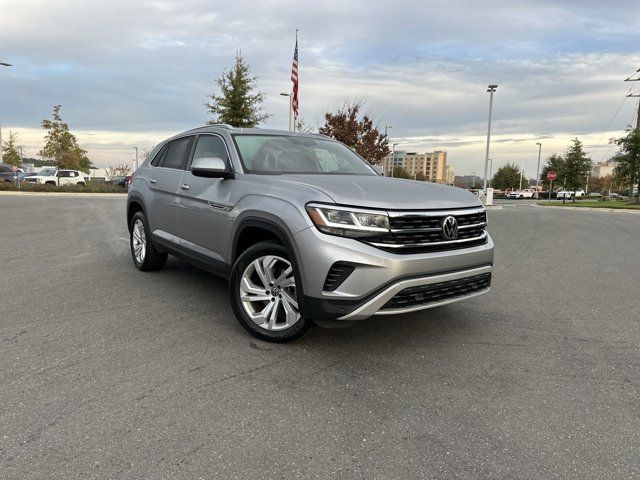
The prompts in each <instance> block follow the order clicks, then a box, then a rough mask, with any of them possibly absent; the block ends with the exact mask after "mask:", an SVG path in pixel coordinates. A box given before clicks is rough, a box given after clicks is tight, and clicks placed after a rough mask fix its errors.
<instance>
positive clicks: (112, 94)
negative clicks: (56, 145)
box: [0, 0, 640, 173]
mask: <svg viewBox="0 0 640 480" xmlns="http://www.w3.org/2000/svg"><path fill="white" fill-rule="evenodd" d="M0 11H2V15H1V16H0V45H2V50H1V51H0V57H2V58H0V60H5V61H11V63H14V64H15V67H13V68H12V69H4V70H2V71H0V114H2V118H3V125H5V129H6V130H8V129H9V128H11V129H13V130H18V131H19V134H20V135H21V138H23V142H24V143H25V144H27V147H28V148H27V152H31V153H35V152H37V150H38V149H39V148H40V145H41V141H42V132H41V131H40V130H39V129H38V125H39V123H40V121H41V119H42V118H45V117H47V116H48V115H49V114H50V111H51V107H52V106H53V105H55V104H59V103H60V104H62V105H63V107H64V108H63V115H64V118H65V120H66V121H68V123H69V124H70V125H71V128H72V129H73V130H74V131H75V132H76V133H77V134H78V137H79V139H80V141H81V142H82V143H83V145H84V146H85V148H87V149H88V150H89V152H90V154H91V156H92V158H94V159H95V161H96V163H98V164H102V165H105V164H115V163H120V162H122V161H125V160H129V159H130V158H131V155H132V153H131V152H132V150H131V147H132V146H133V145H135V144H139V145H141V144H145V145H151V144H153V143H155V142H157V141H159V140H160V139H162V138H164V137H166V136H169V135H171V134H173V133H176V132H178V131H181V130H185V129H188V128H192V127H194V126H197V125H201V124H203V123H204V122H205V121H206V119H207V116H206V112H205V110H204V107H203V103H204V102H205V101H206V95H207V94H208V93H211V91H212V90H213V88H214V79H215V78H216V77H218V76H219V75H220V73H221V71H222V69H223V68H224V67H226V66H228V65H229V64H230V63H231V62H232V59H233V55H234V54H235V52H236V51H237V50H242V52H243V54H244V55H245V56H246V57H247V59H248V61H249V62H250V64H251V65H252V66H253V71H254V73H255V74H257V75H258V76H259V78H260V82H259V83H260V89H261V90H263V91H265V92H266V93H267V94H268V99H267V102H266V104H265V109H266V111H268V112H270V113H272V114H273V117H272V118H271V119H270V121H269V126H272V127H275V128H286V125H287V104H286V99H284V98H283V97H279V95H278V93H280V92H281V91H285V90H287V89H288V88H290V82H289V73H290V66H291V55H292V50H293V34H294V30H295V28H296V27H299V28H300V68H301V91H300V97H301V111H302V114H303V116H304V118H305V120H306V121H307V122H308V123H310V124H312V125H317V124H319V123H321V122H322V117H323V112H324V111H325V110H326V109H327V108H334V107H336V106H339V105H341V104H342V103H343V102H344V100H345V99H346V98H353V97H356V96H364V97H365V98H366V100H367V105H369V107H370V108H371V109H372V110H373V111H374V112H375V113H376V115H377V117H378V119H379V120H380V122H381V124H391V125H393V129H392V130H391V131H390V134H391V135H393V136H395V137H398V138H403V139H404V138H410V139H411V140H409V144H410V145H412V147H415V148H429V149H436V148H441V149H444V148H446V149H447V150H448V151H449V161H450V162H451V163H453V164H454V165H455V166H456V167H457V170H458V171H459V172H462V173H464V172H468V171H471V170H472V169H476V170H477V168H478V167H477V166H476V165H477V163H478V162H479V161H481V159H482V157H483V155H484V140H483V139H484V135H485V133H486V132H485V129H486V114H487V101H488V98H487V94H486V93H485V87H486V85H487V84H488V83H494V82H495V83H498V84H499V88H498V92H497V93H496V97H495V110H494V137H493V138H494V139H496V142H494V144H493V145H492V155H493V157H494V158H495V159H496V162H497V163H498V162H504V161H507V160H513V161H518V160H519V158H521V157H522V156H523V155H529V156H531V155H533V156H535V153H536V152H535V141H536V140H534V139H535V138H539V137H540V136H541V135H544V136H545V137H546V138H545V139H544V140H543V143H544V144H545V151H548V152H549V153H551V149H554V151H562V150H564V148H565V147H566V145H567V143H568V141H569V140H570V139H571V138H573V136H575V135H577V134H580V135H579V136H580V137H581V138H582V139H583V141H584V142H585V144H597V143H598V140H599V139H600V142H599V143H600V145H604V147H605V148H604V149H603V148H597V149H594V158H596V159H598V158H597V157H598V155H600V153H599V152H606V151H607V150H608V145H607V140H608V138H609V137H610V136H611V135H613V134H615V133H616V132H619V130H620V129H623V128H624V127H625V125H626V124H627V123H629V122H630V121H631V120H632V118H633V111H634V108H635V106H634V103H633V102H632V101H626V102H624V103H623V105H622V107H621V109H620V111H619V113H618V115H617V116H616V118H615V119H614V121H613V122H610V120H611V118H612V115H613V113H614V112H615V111H616V109H617V107H618V105H620V102H621V100H622V99H623V98H624V95H625V93H626V91H627V89H628V87H629V85H628V84H624V83H623V82H622V79H623V78H625V77H626V76H627V75H629V74H630V73H631V72H633V71H635V69H636V68H637V67H639V66H640V50H639V49H637V48H634V45H638V40H640V33H639V32H638V31H637V29H635V28H634V27H633V25H637V24H638V20H640V10H639V9H637V6H636V4H635V2H632V1H628V2H627V1H621V2H616V4H615V5H614V6H612V5H610V4H605V3H601V2H596V1H579V2H578V1H576V2H562V3H560V2H556V1H551V0H549V1H536V2H533V1H487V2H471V1H466V2H465V1H461V0H453V1H447V2H444V1H438V2H434V1H431V2H423V1H400V2H365V1H364V0H357V1H353V0H352V1H337V0H332V1H328V2H317V3H313V4H312V3H309V2H299V1H293V0H291V1H280V2H277V1H266V2H249V1H239V2H217V1H214V2H212V1H210V0H207V1H205V0H202V1H201V0H190V1H185V2H170V1H140V2H126V1H112V2H99V1H79V0H78V1H68V0H67V1H59V2H53V3H52V2H47V1H22V2H19V3H18V2H15V1H9V0H0ZM638 87H640V85H638ZM90 134H91V135H90ZM425 139H428V140H425ZM434 139H435V140H434ZM509 139H513V140H509ZM528 139H532V140H533V146H530V145H528V143H527V141H528ZM502 140H504V141H502ZM411 142H413V143H411ZM547 149H548V150H547ZM596 150H597V152H596Z"/></svg>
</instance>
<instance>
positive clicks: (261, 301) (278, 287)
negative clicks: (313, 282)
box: [239, 255, 300, 330]
mask: <svg viewBox="0 0 640 480" xmlns="http://www.w3.org/2000/svg"><path fill="white" fill-rule="evenodd" d="M239 290H240V301H241V303H242V306H243V308H244V311H245V313H246V314H247V315H248V316H249V318H251V320H252V321H253V322H254V323H255V324H256V325H258V326H259V327H261V328H264V329H265V330H284V329H286V328H289V327H291V326H292V325H294V324H295V323H297V322H298V320H300V309H299V308H298V300H297V295H296V281H295V277H294V274H293V267H292V265H291V262H289V260H287V259H285V258H282V257H279V256H276V255H265V256H262V257H259V258H257V259H255V260H254V261H253V262H251V263H250V264H249V265H248V266H247V268H245V270H244V272H243V273H242V277H241V278H240V289H239Z"/></svg>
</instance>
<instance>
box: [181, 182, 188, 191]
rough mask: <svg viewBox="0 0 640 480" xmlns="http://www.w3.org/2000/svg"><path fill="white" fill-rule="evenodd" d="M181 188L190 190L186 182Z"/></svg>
mask: <svg viewBox="0 0 640 480" xmlns="http://www.w3.org/2000/svg"><path fill="white" fill-rule="evenodd" d="M180 188H181V189H182V190H189V185H187V184H186V183H183V184H182V185H180Z"/></svg>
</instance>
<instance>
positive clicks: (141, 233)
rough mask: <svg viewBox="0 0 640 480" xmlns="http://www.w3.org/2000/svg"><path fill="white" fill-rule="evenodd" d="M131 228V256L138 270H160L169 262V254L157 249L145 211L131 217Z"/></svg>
mask: <svg viewBox="0 0 640 480" xmlns="http://www.w3.org/2000/svg"><path fill="white" fill-rule="evenodd" d="M129 230H130V231H131V233H130V235H129V246H130V248H131V258H133V263H134V265H135V266H136V267H137V268H138V270H142V271H143V272H148V271H151V270H159V269H161V268H162V267H164V264H165V263H166V262H167V257H168V255H167V254H166V253H164V252H159V251H158V250H156V248H155V246H154V245H153V242H151V238H149V237H150V235H149V228H148V226H147V220H146V218H145V217H144V213H142V212H136V213H135V214H134V215H133V218H132V219H131V225H130V228H129Z"/></svg>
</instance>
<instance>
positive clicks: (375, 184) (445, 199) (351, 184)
mask: <svg viewBox="0 0 640 480" xmlns="http://www.w3.org/2000/svg"><path fill="white" fill-rule="evenodd" d="M278 179H279V180H281V181H284V182H288V183H294V184H298V185H305V186H309V187H312V188H314V189H316V190H321V191H322V192H323V193H325V194H326V195H328V196H329V197H331V199H333V201H335V202H336V203H338V204H341V205H350V206H359V207H371V208H381V209H386V210H431V209H446V208H466V207H479V206H481V205H482V204H481V203H480V200H479V199H478V197H476V196H475V195H474V194H473V193H470V192H468V191H466V190H463V189H461V188H456V187H449V186H447V185H439V184H437V183H430V182H416V181H414V180H404V179H400V178H390V177H379V176H373V175H372V176H368V175H280V176H278Z"/></svg>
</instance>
